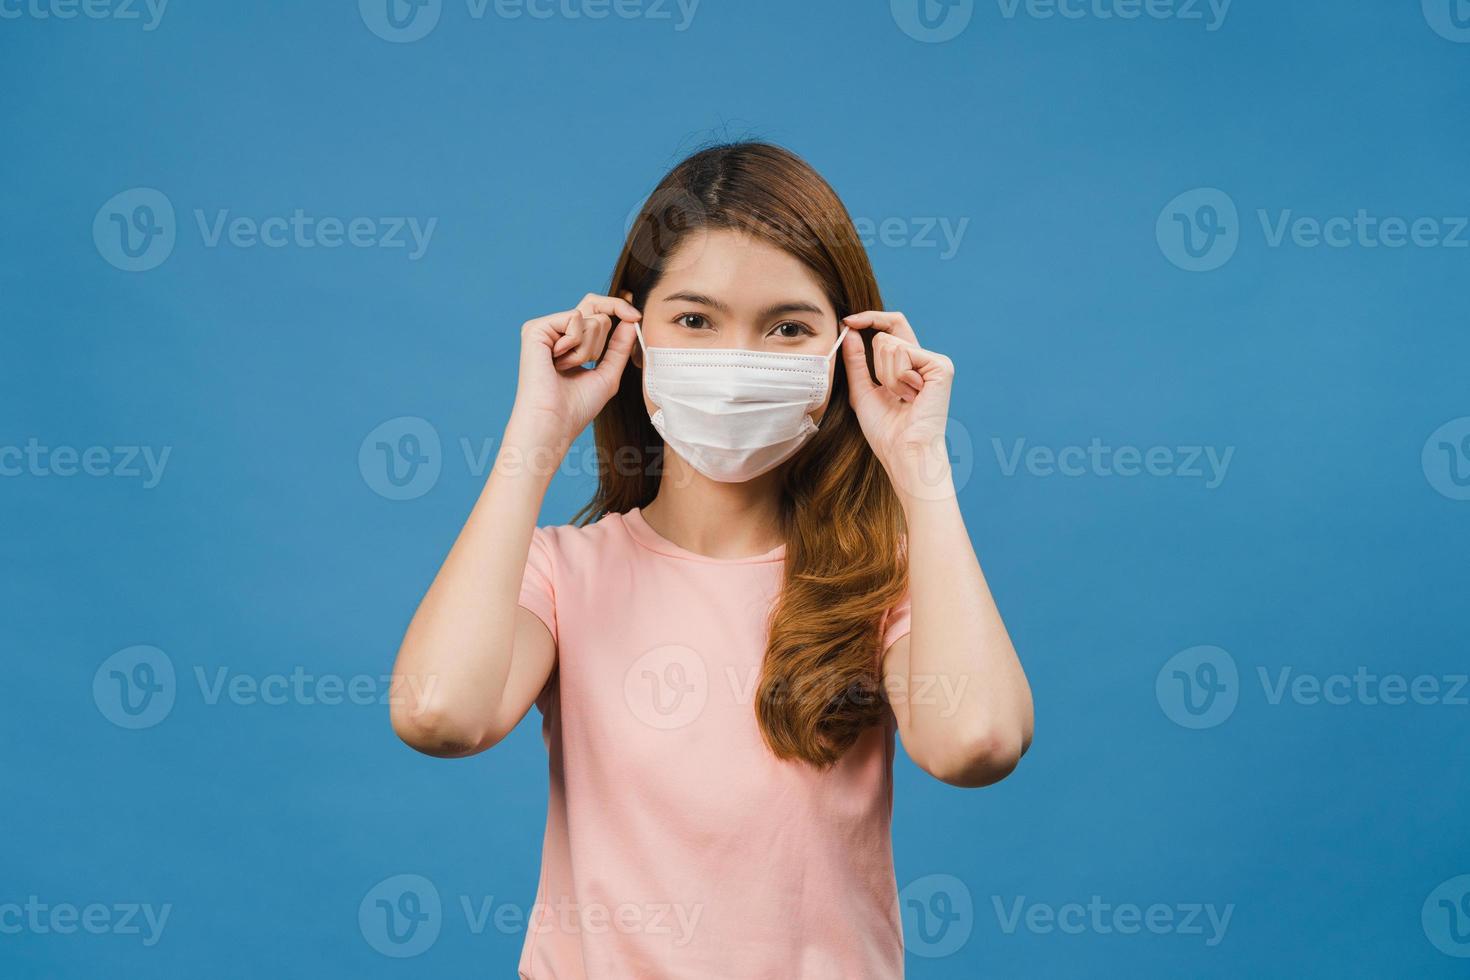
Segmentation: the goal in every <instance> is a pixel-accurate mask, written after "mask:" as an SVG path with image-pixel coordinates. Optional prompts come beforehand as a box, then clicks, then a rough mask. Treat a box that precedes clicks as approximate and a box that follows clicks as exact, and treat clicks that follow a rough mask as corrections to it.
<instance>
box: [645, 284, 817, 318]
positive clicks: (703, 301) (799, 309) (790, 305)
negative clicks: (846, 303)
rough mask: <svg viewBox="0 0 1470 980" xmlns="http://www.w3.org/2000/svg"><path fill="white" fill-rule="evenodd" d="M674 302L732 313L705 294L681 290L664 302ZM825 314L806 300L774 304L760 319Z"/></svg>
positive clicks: (762, 311) (762, 313) (671, 294)
mask: <svg viewBox="0 0 1470 980" xmlns="http://www.w3.org/2000/svg"><path fill="white" fill-rule="evenodd" d="M672 300H681V301H683V302H685V303H695V304H697V305H699V306H708V307H710V308H711V309H716V310H719V311H720V312H721V313H725V314H728V313H729V312H730V307H728V306H726V305H725V304H724V303H721V302H720V301H719V300H717V299H715V298H713V297H711V296H706V295H704V294H703V293H693V292H689V291H688V290H680V291H678V292H676V293H670V294H669V295H667V296H665V297H664V302H666V303H667V302H670V301H672ZM823 312H824V311H823V309H822V308H821V307H820V306H818V305H816V304H815V303H808V302H807V301H806V300H787V301H786V302H784V303H774V304H772V305H770V306H768V307H766V308H765V309H764V310H761V312H760V318H761V319H762V320H765V319H769V318H770V317H773V316H781V315H782V314H785V313H815V314H817V315H818V316H820V315H822V313H823Z"/></svg>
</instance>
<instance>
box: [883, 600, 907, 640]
mask: <svg viewBox="0 0 1470 980" xmlns="http://www.w3.org/2000/svg"><path fill="white" fill-rule="evenodd" d="M909 619H910V612H909V594H908V591H907V590H905V591H904V594H903V598H901V599H899V600H898V602H897V604H895V605H894V606H893V607H892V608H890V609H889V610H888V612H887V613H886V614H885V615H884V617H883V649H882V650H881V651H880V653H887V652H888V648H889V647H891V646H893V643H894V641H895V640H898V639H901V638H902V637H904V636H906V635H907V634H908V632H909Z"/></svg>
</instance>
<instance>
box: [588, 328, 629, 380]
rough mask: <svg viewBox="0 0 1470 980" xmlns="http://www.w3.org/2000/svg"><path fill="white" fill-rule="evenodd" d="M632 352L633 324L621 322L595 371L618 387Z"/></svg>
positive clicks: (609, 340)
mask: <svg viewBox="0 0 1470 980" xmlns="http://www.w3.org/2000/svg"><path fill="white" fill-rule="evenodd" d="M631 353H633V325H632V324H631V323H619V324H618V325H617V327H615V328H614V329H613V332H612V336H611V337H609V338H608V341H607V350H606V351H605V352H604V353H603V355H602V360H600V361H598V362H597V367H595V368H594V369H593V373H594V374H596V375H597V376H598V377H599V378H601V379H603V380H605V381H606V382H607V383H608V384H609V385H611V386H612V387H614V388H616V387H617V384H618V378H620V377H622V374H623V368H624V367H626V366H627V364H628V355H629V354H631Z"/></svg>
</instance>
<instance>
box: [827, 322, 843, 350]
mask: <svg viewBox="0 0 1470 980" xmlns="http://www.w3.org/2000/svg"><path fill="white" fill-rule="evenodd" d="M846 337H847V327H846V325H844V326H843V328H842V329H841V330H840V331H838V333H837V343H835V344H833V345H832V349H831V350H829V351H828V352H827V356H828V357H831V356H832V355H833V354H835V353H837V352H838V351H839V350H841V349H842V341H843V340H844V339H846Z"/></svg>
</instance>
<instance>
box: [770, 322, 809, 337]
mask: <svg viewBox="0 0 1470 980" xmlns="http://www.w3.org/2000/svg"><path fill="white" fill-rule="evenodd" d="M811 332H812V330H811V328H810V327H808V326H807V325H806V324H805V323H797V322H796V321H794V320H790V321H787V322H786V323H782V324H779V325H777V327H776V334H777V336H779V337H783V338H785V339H786V340H795V339H796V338H798V337H807V336H810V335H811Z"/></svg>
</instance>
